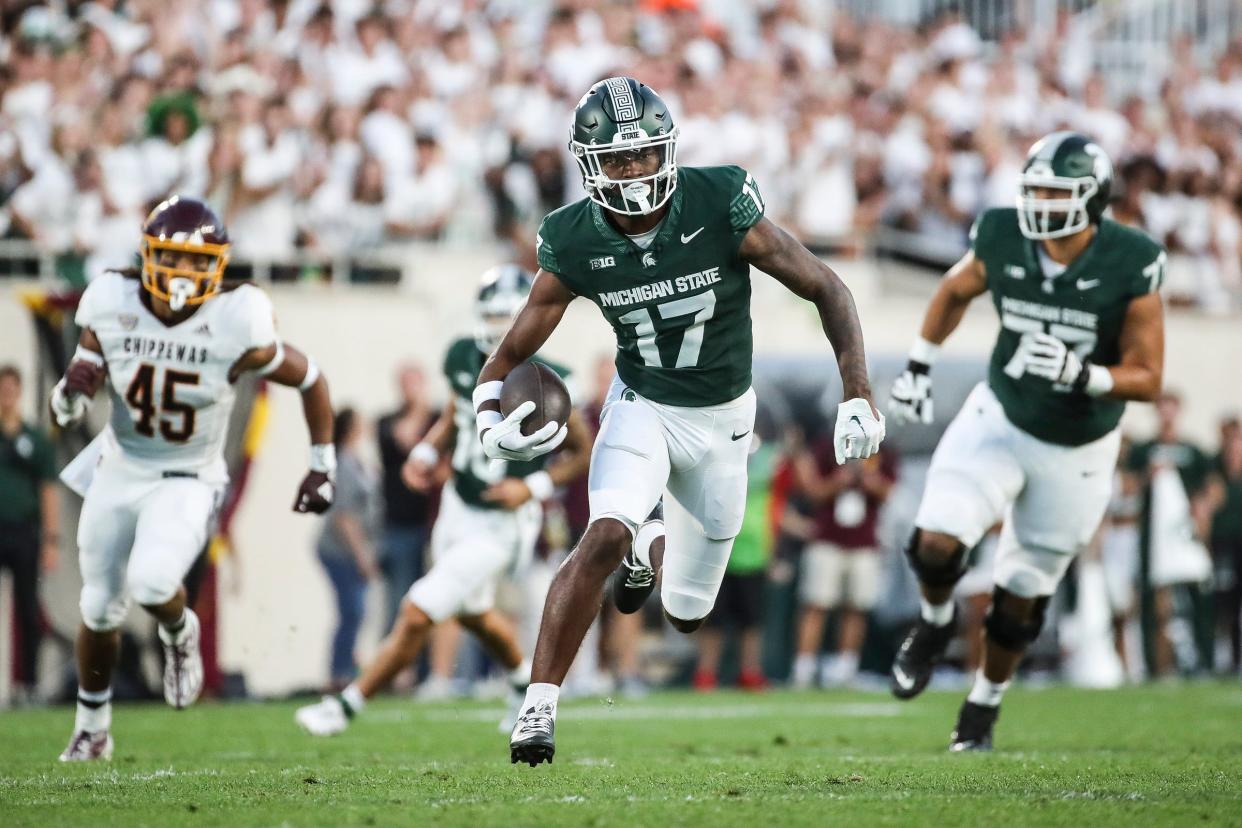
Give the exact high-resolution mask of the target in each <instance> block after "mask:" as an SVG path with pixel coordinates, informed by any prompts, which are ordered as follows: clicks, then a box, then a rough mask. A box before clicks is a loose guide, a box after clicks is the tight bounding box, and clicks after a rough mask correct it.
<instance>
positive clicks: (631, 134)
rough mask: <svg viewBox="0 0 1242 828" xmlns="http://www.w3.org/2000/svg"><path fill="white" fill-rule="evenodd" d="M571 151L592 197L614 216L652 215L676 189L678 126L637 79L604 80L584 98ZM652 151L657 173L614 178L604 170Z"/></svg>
mask: <svg viewBox="0 0 1242 828" xmlns="http://www.w3.org/2000/svg"><path fill="white" fill-rule="evenodd" d="M569 149H570V152H572V153H573V155H574V160H576V161H577V162H578V169H579V170H581V171H582V186H583V187H584V188H586V191H587V195H588V196H589V197H590V199H591V200H592V201H594V202H595V203H596V204H598V205H600V206H601V207H604V208H607V209H609V210H612V211H613V212H615V213H621V214H623V215H627V216H642V215H647V214H648V213H651V212H654V211H655V210H658V209H659V208H660V207H662V206H663V205H664V204H665V203H666V202H667V201H668V200H669V197H670V196H672V194H673V191H674V190H676V189H677V125H676V124H674V123H673V115H672V113H670V112H669V111H668V107H667V106H665V104H664V101H663V100H661V98H660V96H659V95H657V94H656V92H655V90H654V89H652V88H651V87H649V86H647V85H645V84H642V83H639V82H638V81H636V80H634V79H633V78H623V77H617V78H608V79H607V80H602V81H600V82H599V83H597V84H595V85H594V86H592V87H591V90H590V91H589V92H587V93H586V94H585V95H583V96H582V100H580V101H578V105H577V106H576V107H575V108H574V120H573V124H572V126H571V127H570V133H569ZM651 151H654V152H656V153H658V160H659V167H658V169H656V171H655V172H654V173H652V174H649V175H642V176H638V177H635V178H610V177H609V176H608V174H607V173H606V172H605V166H613V165H616V164H619V163H623V162H624V161H625V159H627V158H634V157H642V156H644V155H645V154H646V153H649V152H651ZM614 168H615V167H614Z"/></svg>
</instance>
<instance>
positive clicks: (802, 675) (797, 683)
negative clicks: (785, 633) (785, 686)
mask: <svg viewBox="0 0 1242 828" xmlns="http://www.w3.org/2000/svg"><path fill="white" fill-rule="evenodd" d="M814 680H815V654H814V653H799V654H798V656H797V658H795V659H794V665H793V686H794V687H810V686H811V682H812V681H814Z"/></svg>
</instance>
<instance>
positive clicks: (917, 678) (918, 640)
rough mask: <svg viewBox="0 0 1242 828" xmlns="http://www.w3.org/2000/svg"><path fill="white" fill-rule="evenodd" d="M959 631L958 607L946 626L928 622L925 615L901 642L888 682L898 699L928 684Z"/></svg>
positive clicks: (913, 693) (917, 691)
mask: <svg viewBox="0 0 1242 828" xmlns="http://www.w3.org/2000/svg"><path fill="white" fill-rule="evenodd" d="M956 633H957V610H956V609H954V611H953V620H951V621H950V622H949V623H947V624H945V625H944V626H943V627H937V626H935V625H934V624H929V623H927V622H926V621H924V620H923V619H922V618H920V619H919V620H918V622H916V623H915V625H914V627H913V628H912V629H911V630H910V632H909V634H908V635H907V636H906V640H905V641H903V642H901V649H899V650H898V651H897V657H896V658H895V659H893V669H892V673H891V675H890V677H889V678H890V679H891V681H890V683H889V686H890V688H891V689H892V691H893V695H894V696H896V697H897V698H899V699H912V698H914V697H915V696H917V695H918V694H919V693H922V692H923V690H925V689H926V688H927V684H928V682H930V681H931V677H932V671H933V670H935V669H936V665H937V664H939V663H940V659H942V658H944V651H945V650H947V649H948V647H949V642H950V641H952V640H953V636H954V635H955V634H956Z"/></svg>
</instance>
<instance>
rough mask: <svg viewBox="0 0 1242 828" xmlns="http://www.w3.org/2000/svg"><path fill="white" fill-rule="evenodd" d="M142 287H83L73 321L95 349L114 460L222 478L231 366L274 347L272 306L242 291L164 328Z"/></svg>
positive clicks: (128, 283) (119, 279)
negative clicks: (104, 377) (108, 402)
mask: <svg viewBox="0 0 1242 828" xmlns="http://www.w3.org/2000/svg"><path fill="white" fill-rule="evenodd" d="M142 291H143V287H142V284H141V282H140V281H139V280H138V279H136V278H129V277H126V276H123V275H121V274H119V273H105V274H103V275H102V276H100V277H99V278H97V279H95V280H94V281H93V282H91V283H90V285H88V286H87V288H86V292H85V293H83V294H82V300H81V302H80V303H79V304H78V311H77V316H76V317H75V321H76V322H77V323H78V325H79V326H81V327H83V328H90V329H91V330H92V331H94V332H95V336H96V337H98V339H99V344H100V345H101V346H102V348H103V358H104V361H105V362H106V363H107V374H108V384H109V387H110V389H111V396H112V424H111V429H112V432H113V433H114V435H115V437H116V442H117V444H118V445H119V447H120V449H121V454H122V456H123V457H124V458H125V459H127V460H130V461H135V462H137V463H138V464H139V465H140V466H142V467H144V468H150V469H152V470H154V471H160V472H168V471H173V472H186V473H194V474H196V475H198V476H199V477H200V478H201V479H204V480H207V481H219V482H223V481H224V480H225V479H226V478H227V472H226V470H225V463H224V453H223V449H224V438H225V434H226V432H227V430H228V423H229V414H230V413H231V412H232V409H233V399H234V395H233V384H232V383H231V382H230V381H229V369H230V368H232V367H233V365H234V364H235V363H236V362H237V360H238V358H239V357H241V355H242V354H244V353H245V352H246V351H248V350H250V349H252V348H262V347H266V346H268V345H271V344H272V343H273V342H275V341H276V324H275V321H274V319H273V316H272V303H271V300H270V299H268V297H267V295H266V294H265V293H264V292H263V291H262V290H260V289H259V288H257V287H255V286H254V285H249V284H247V285H242V286H240V287H238V288H236V289H234V290H230V291H227V292H223V293H220V294H217V295H216V296H213V297H211V298H210V299H208V300H207V301H205V302H203V304H202V305H200V306H199V309H198V310H197V311H196V312H195V313H194V314H192V315H191V316H190V317H189V318H188V319H185V320H184V321H182V322H180V323H178V324H176V325H171V326H169V325H165V324H164V323H163V322H161V321H160V320H159V319H158V318H157V317H156V316H155V314H154V313H152V312H151V311H150V310H148V309H147V307H146V306H145V305H144V304H143V303H142V298H141V297H142Z"/></svg>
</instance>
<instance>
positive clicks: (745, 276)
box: [538, 167, 763, 407]
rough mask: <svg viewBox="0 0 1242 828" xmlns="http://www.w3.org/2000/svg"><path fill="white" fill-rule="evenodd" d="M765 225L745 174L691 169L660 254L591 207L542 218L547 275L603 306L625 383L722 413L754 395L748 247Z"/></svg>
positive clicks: (659, 242) (584, 203) (657, 245)
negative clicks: (742, 251)
mask: <svg viewBox="0 0 1242 828" xmlns="http://www.w3.org/2000/svg"><path fill="white" fill-rule="evenodd" d="M761 218H763V199H762V197H761V196H760V195H759V190H758V187H757V186H756V185H755V182H754V180H753V179H752V178H751V177H750V175H748V174H747V172H746V171H745V170H743V169H741V168H739V167H681V168H679V169H678V171H677V189H676V190H674V191H673V195H672V197H671V198H670V199H669V207H668V213H667V214H666V215H665V217H664V220H663V221H662V222H661V224H660V225H659V227H658V228H657V230H656V234H655V237H654V238H653V239H652V240H651V243H650V245H648V246H647V247H645V248H644V247H642V246H640V245H639V244H637V243H636V242H635V241H634V240H632V239H630V238H629V237H627V236H625V235H623V234H622V233H621V232H620V231H618V230H617V229H616V228H615V227H613V225H612V224H610V223H609V222H608V219H607V218H606V217H605V215H604V211H603V209H602V208H601V207H600V206H599V205H598V204H596V203H594V202H592V201H591V200H589V199H585V198H584V199H582V200H581V201H576V202H574V203H573V204H569V205H567V206H565V207H562V208H561V209H559V210H557V211H555V212H553V213H550V214H548V216H547V217H545V218H544V220H543V224H542V225H541V226H540V228H539V238H538V249H539V266H540V267H541V268H543V269H544V270H545V271H547V272H548V273H551V274H553V275H555V276H556V277H557V278H558V279H560V280H561V282H562V283H564V285H565V286H566V287H567V288H569V289H570V290H571V291H573V293H575V294H576V295H578V296H585V297H586V298H588V299H590V300H591V301H592V302H594V303H595V304H596V305H598V306H599V309H600V311H601V312H602V313H603V314H604V318H605V319H607V320H608V322H609V323H610V324H611V325H612V328H613V331H615V332H616V335H617V375H618V376H619V377H620V378H621V381H622V382H624V383H625V384H626V385H628V386H629V387H630V388H633V389H634V390H635V391H637V392H638V393H640V394H642V395H643V396H644V397H646V398H647V399H650V400H653V401H655V402H659V403H664V404H666V405H681V406H693V407H703V406H709V405H717V404H719V403H725V402H728V401H730V400H733V399H736V398H737V397H740V396H741V395H742V394H743V393H745V392H746V389H748V388H749V387H750V370H751V357H752V350H753V347H752V340H751V329H750V265H748V264H747V263H746V262H745V261H743V260H742V258H741V257H740V256H739V255H738V249H739V248H740V247H741V244H742V238H743V237H744V236H745V235H746V231H747V230H749V229H750V228H751V227H753V226H754V225H755V224H756V223H757V222H758V221H759V220H760V219H761Z"/></svg>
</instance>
